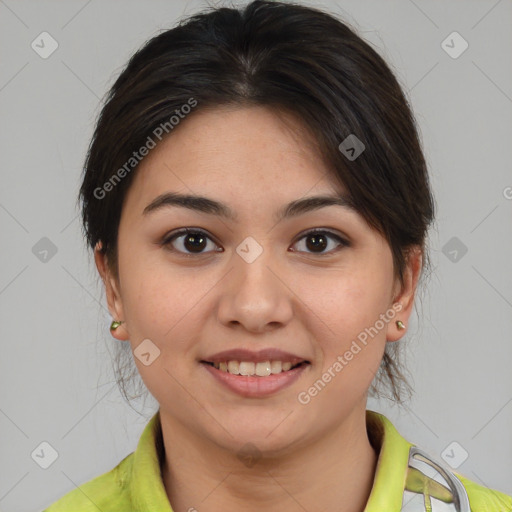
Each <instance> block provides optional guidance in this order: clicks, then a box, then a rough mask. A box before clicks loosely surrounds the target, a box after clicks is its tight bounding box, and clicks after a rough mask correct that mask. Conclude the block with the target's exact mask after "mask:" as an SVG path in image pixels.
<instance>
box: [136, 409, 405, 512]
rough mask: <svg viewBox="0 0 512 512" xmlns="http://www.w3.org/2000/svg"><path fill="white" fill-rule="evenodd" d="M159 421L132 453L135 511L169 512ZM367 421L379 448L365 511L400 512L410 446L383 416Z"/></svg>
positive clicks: (148, 427)
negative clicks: (160, 445) (161, 463)
mask: <svg viewBox="0 0 512 512" xmlns="http://www.w3.org/2000/svg"><path fill="white" fill-rule="evenodd" d="M159 420H160V419H159V412H157V413H156V414H155V415H154V416H153V417H152V418H151V420H150V421H149V423H148V424H147V425H146V427H145V429H144V431H143V433H142V435H141V437H140V440H139V443H138V446H137V449H136V450H135V452H134V457H133V466H132V471H133V473H132V476H131V478H130V485H131V497H132V504H133V506H134V510H135V511H140V512H142V511H146V510H151V511H155V512H172V508H171V506H170V504H169V500H168V498H167V494H166V491H165V488H164V485H163V481H162V477H161V473H160V464H159V458H158V451H157V448H156V441H157V436H158V434H159V431H158V429H159V427H160V424H159ZM366 421H367V426H368V431H369V435H370V436H372V444H373V445H374V446H377V447H380V450H379V451H380V453H379V457H378V462H377V469H376V472H375V478H374V483H373V488H372V491H371V493H370V497H369V499H368V502H367V505H366V508H365V510H364V512H382V511H384V510H385V511H386V512H395V511H396V512H399V511H400V509H401V507H402V497H403V491H404V487H405V479H406V476H407V463H408V459H409V448H410V447H411V446H412V444H411V443H409V442H408V441H406V440H405V439H404V438H403V437H402V436H401V435H400V434H399V433H398V431H397V430H396V429H395V427H394V426H393V424H392V423H391V422H390V421H389V420H388V419H387V418H386V417H385V416H383V415H382V414H379V413H377V412H375V411H370V410H367V411H366Z"/></svg>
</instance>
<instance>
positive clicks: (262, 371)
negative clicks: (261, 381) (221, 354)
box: [213, 361, 292, 377]
mask: <svg viewBox="0 0 512 512" xmlns="http://www.w3.org/2000/svg"><path fill="white" fill-rule="evenodd" d="M213 366H214V367H215V368H217V370H221V371H223V372H229V373H231V374H233V375H248V376H254V375H257V376H258V377H267V376H269V375H275V374H277V373H281V372H287V371H289V370H290V369H291V367H292V363H290V362H288V361H286V362H284V363H283V362H282V361H261V362H259V363H253V362H250V361H223V362H221V363H213Z"/></svg>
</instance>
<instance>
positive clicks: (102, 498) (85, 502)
mask: <svg viewBox="0 0 512 512" xmlns="http://www.w3.org/2000/svg"><path fill="white" fill-rule="evenodd" d="M133 457H134V453H131V454H130V455H127V456H126V457H125V458H124V459H123V460H122V461H121V462H119V464H118V465H117V466H116V467H115V468H113V469H111V470H110V471H108V472H106V473H103V474H102V475H99V476H97V477H96V478H93V479H92V480H90V481H88V482H86V483H84V484H82V485H80V486H79V487H77V488H76V489H73V490H71V491H69V492H68V493H67V494H65V495H64V496H62V497H61V498H60V499H58V500H57V501H56V502H54V503H52V504H51V505H50V506H49V507H47V508H46V509H44V510H43V512H70V511H71V510H72V511H73V512H98V510H101V511H102V512H118V511H119V510H125V511H128V510H130V509H129V505H130V499H131V498H130V490H129V485H128V483H129V479H130V474H131V467H132V464H133Z"/></svg>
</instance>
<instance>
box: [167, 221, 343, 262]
mask: <svg viewBox="0 0 512 512" xmlns="http://www.w3.org/2000/svg"><path fill="white" fill-rule="evenodd" d="M190 234H194V235H203V236H205V237H206V238H208V239H209V240H211V241H213V240H212V239H211V238H210V236H209V235H208V233H206V231H203V230H202V229H198V228H185V229H181V230H179V231H175V232H172V233H170V234H169V235H167V236H166V237H165V238H164V239H163V240H162V242H161V243H160V245H162V246H164V247H165V248H166V249H167V250H168V251H171V252H176V253H178V254H180V255H181V256H185V257H189V258H190V257H194V256H196V257H197V256H203V255H205V254H208V252H220V251H208V252H202V253H184V252H181V251H178V250H176V249H174V248H173V247H172V245H171V244H172V242H173V241H174V240H176V239H177V238H179V237H180V236H184V235H190ZM319 234H322V235H327V236H328V238H333V239H335V240H336V241H337V242H338V243H339V244H340V245H339V246H338V247H337V248H335V249H332V250H331V251H328V252H324V253H314V252H309V253H307V254H313V255H316V256H320V257H325V256H330V255H332V254H333V253H335V252H338V251H339V250H341V249H343V248H344V247H349V246H350V243H349V242H348V241H347V240H345V239H344V238H342V237H341V236H339V235H338V234H336V233H333V232H332V231H329V230H325V229H319V228H316V229H312V230H310V231H307V232H305V233H303V234H302V235H301V236H300V237H299V238H298V240H297V242H299V241H300V240H302V239H304V238H307V237H308V236H312V235H319ZM213 242H214V241H213ZM297 242H295V243H297ZM214 243H215V242H214ZM295 243H294V245H295ZM294 252H301V251H294Z"/></svg>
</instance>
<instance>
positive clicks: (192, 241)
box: [162, 228, 350, 256]
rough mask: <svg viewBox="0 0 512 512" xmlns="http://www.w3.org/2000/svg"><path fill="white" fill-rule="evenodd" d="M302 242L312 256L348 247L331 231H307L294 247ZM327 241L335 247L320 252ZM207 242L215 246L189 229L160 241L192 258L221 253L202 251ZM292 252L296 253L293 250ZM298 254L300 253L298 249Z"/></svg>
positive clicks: (203, 236) (218, 250) (201, 233)
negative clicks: (193, 256) (177, 245)
mask: <svg viewBox="0 0 512 512" xmlns="http://www.w3.org/2000/svg"><path fill="white" fill-rule="evenodd" d="M179 239H181V240H180V242H179V245H181V247H182V248H184V251H183V250H180V249H176V247H175V246H173V244H174V242H175V241H177V240H179ZM302 240H309V242H306V243H305V247H306V248H307V249H308V250H310V251H312V253H313V254H318V255H320V256H322V255H324V254H328V253H331V252H335V251H337V250H340V249H341V248H343V247H348V246H349V245H350V244H349V243H348V242H347V241H346V240H344V239H343V238H341V237H340V236H339V235H337V234H335V233H332V232H331V231H325V230H314V231H309V232H307V233H305V234H304V235H302V236H301V237H300V238H299V240H298V241H297V242H295V244H294V245H296V244H299V243H300V242H301V241H302ZM329 240H330V241H331V244H332V241H333V240H334V241H335V242H336V243H334V246H335V247H334V248H331V249H330V250H329V251H327V252H322V251H325V249H326V248H327V247H328V245H329ZM208 241H210V242H212V244H213V245H214V246H215V245H216V244H215V242H213V240H212V239H211V238H210V237H209V236H208V235H207V234H206V233H205V232H204V231H202V230H198V229H190V228H189V229H185V230H181V231H178V232H176V233H173V234H171V235H170V236H168V237H166V238H165V239H164V240H163V241H162V245H163V246H166V247H168V249H169V250H171V251H176V252H179V253H182V254H184V255H186V256H192V255H194V254H205V253H207V252H222V249H215V250H213V251H204V249H205V248H206V247H207V245H208ZM336 245H337V247H336ZM187 251H188V252H187ZM293 252H296V251H295V250H294V251H293ZM299 252H301V250H300V249H299Z"/></svg>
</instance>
